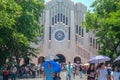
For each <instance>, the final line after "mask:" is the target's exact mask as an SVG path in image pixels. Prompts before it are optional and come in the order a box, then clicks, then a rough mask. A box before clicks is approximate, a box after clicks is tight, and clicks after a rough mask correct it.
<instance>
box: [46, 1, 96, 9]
mask: <svg viewBox="0 0 120 80" xmlns="http://www.w3.org/2000/svg"><path fill="white" fill-rule="evenodd" d="M45 1H48V0H45ZM72 1H74V2H81V3H83V4H84V5H86V6H87V8H88V10H91V8H90V5H91V4H92V2H94V1H95V0H72Z"/></svg>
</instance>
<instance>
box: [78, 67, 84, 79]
mask: <svg viewBox="0 0 120 80" xmlns="http://www.w3.org/2000/svg"><path fill="white" fill-rule="evenodd" d="M79 71H80V78H81V79H82V75H83V69H82V66H80V69H79Z"/></svg>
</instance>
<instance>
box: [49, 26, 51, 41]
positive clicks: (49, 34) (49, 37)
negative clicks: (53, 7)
mask: <svg viewBox="0 0 120 80" xmlns="http://www.w3.org/2000/svg"><path fill="white" fill-rule="evenodd" d="M49 40H51V27H49Z"/></svg>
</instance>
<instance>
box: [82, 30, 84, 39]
mask: <svg viewBox="0 0 120 80" xmlns="http://www.w3.org/2000/svg"><path fill="white" fill-rule="evenodd" d="M82 37H84V29H83V28H82Z"/></svg>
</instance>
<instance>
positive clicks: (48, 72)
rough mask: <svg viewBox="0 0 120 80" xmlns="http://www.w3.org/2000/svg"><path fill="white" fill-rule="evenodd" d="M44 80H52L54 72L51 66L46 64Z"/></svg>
mask: <svg viewBox="0 0 120 80" xmlns="http://www.w3.org/2000/svg"><path fill="white" fill-rule="evenodd" d="M44 72H45V74H44V80H53V76H54V70H53V69H52V67H51V64H50V63H48V64H47V68H44Z"/></svg>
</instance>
